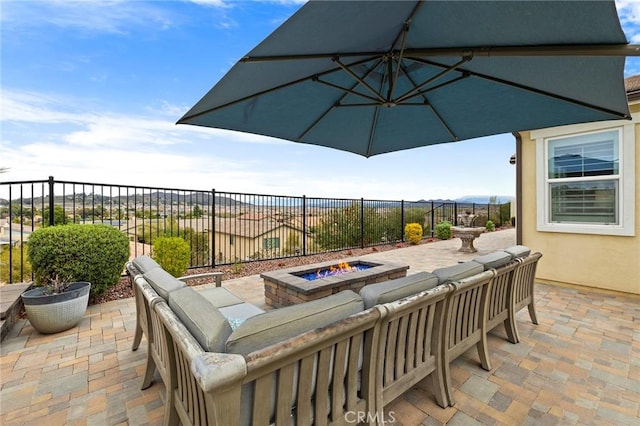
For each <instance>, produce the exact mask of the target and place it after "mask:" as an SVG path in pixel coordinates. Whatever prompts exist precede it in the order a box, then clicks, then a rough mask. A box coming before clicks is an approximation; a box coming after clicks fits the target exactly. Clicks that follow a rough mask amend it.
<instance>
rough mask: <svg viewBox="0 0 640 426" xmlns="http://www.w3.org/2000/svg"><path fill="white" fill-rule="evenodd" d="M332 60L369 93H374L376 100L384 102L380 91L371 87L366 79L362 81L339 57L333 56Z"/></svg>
mask: <svg viewBox="0 0 640 426" xmlns="http://www.w3.org/2000/svg"><path fill="white" fill-rule="evenodd" d="M333 62H334V63H336V64H338V66H339V67H340V68H342V70H343V71H344V72H346V73H347V74H349V75H350V76H351V77H353V79H354V80H356V81H357V82H358V83H360V84H362V85H363V86H364V87H365V88H366V89H367V90H369V91H370V92H371V93H373V94H374V95H375V97H376V98H378V100H379V101H380V102H385V99H384V98H383V97H382V96H381V95H380V93H378V92H377V91H376V90H375V89H374V88H373V87H371V86H369V84H368V83H367V82H366V81H364V80H363V79H362V78H360V77H359V76H358V75H357V74H356V73H354V72H353V71H351V70H350V69H349V68H348V67H347V66H346V65H344V64H343V63H342V62H340V58H339V57H337V56H336V57H335V58H333Z"/></svg>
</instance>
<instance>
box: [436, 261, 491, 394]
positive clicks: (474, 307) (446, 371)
mask: <svg viewBox="0 0 640 426" xmlns="http://www.w3.org/2000/svg"><path fill="white" fill-rule="evenodd" d="M495 275H496V272H495V269H490V270H488V271H484V272H482V273H480V274H477V275H474V276H472V277H469V278H465V279H462V280H460V281H457V282H454V283H452V284H451V285H452V286H453V291H452V293H451V294H450V295H449V297H448V298H447V303H446V310H445V318H444V343H443V347H442V355H443V356H442V369H443V370H442V371H443V372H442V375H443V377H444V379H445V381H446V385H445V390H446V391H447V400H448V405H453V404H454V399H453V390H452V387H451V372H450V363H451V362H452V361H453V360H455V359H456V358H457V357H459V356H460V355H462V354H463V353H464V352H466V351H467V350H468V349H469V348H471V347H472V346H473V345H476V347H477V350H478V356H479V357H480V363H481V364H482V368H484V369H485V370H491V361H490V359H489V349H488V345H487V308H488V305H489V303H488V302H489V300H488V299H489V293H490V291H491V284H492V281H493V278H494V277H495Z"/></svg>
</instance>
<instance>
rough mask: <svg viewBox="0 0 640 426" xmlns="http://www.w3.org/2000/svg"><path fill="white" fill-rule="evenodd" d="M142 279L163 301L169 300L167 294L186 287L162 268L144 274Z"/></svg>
mask: <svg viewBox="0 0 640 426" xmlns="http://www.w3.org/2000/svg"><path fill="white" fill-rule="evenodd" d="M144 279H145V280H147V282H148V283H149V285H150V286H151V287H153V289H154V290H155V291H156V293H158V295H159V296H160V297H162V298H163V299H164V300H168V299H169V293H171V292H173V291H176V290H179V289H181V288H183V287H186V286H187V285H186V284H185V283H184V282H182V281H180V280H178V279H176V277H174V276H173V275H171V274H170V273H168V272H167V271H165V270H164V269H162V268H155V269H151V270H150V271H148V272H146V273H145V274H144Z"/></svg>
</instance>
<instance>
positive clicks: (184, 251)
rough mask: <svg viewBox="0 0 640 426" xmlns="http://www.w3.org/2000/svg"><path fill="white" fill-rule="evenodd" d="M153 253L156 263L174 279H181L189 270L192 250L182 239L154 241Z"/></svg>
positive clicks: (173, 238)
mask: <svg viewBox="0 0 640 426" xmlns="http://www.w3.org/2000/svg"><path fill="white" fill-rule="evenodd" d="M152 253H153V255H152V257H153V258H154V259H155V261H156V262H158V264H159V265H160V266H162V268H163V269H164V270H165V271H167V272H168V273H170V274H171V275H173V276H174V277H181V276H182V275H184V273H185V272H186V271H187V269H188V268H189V260H190V258H191V249H190V248H189V243H187V242H186V241H185V240H184V239H182V238H180V237H160V238H156V239H154V240H153V250H152Z"/></svg>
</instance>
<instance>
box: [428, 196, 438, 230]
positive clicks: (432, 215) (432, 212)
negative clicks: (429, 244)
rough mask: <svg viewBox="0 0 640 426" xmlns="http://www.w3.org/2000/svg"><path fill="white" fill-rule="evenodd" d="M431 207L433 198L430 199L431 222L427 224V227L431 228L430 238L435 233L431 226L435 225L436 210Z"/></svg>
mask: <svg viewBox="0 0 640 426" xmlns="http://www.w3.org/2000/svg"><path fill="white" fill-rule="evenodd" d="M433 208H434V207H433V200H431V223H430V226H429V228H431V238H433V236H434V235H435V233H434V231H435V230H434V229H433V228H434V227H435V226H436V212H435V210H434V209H433Z"/></svg>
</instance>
